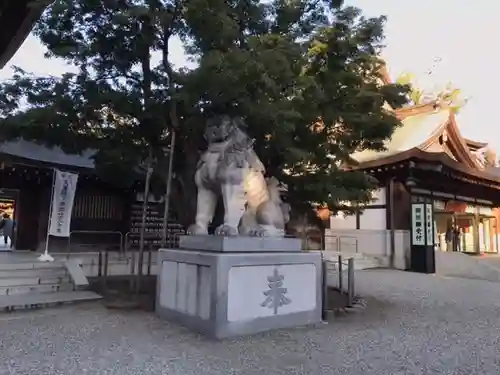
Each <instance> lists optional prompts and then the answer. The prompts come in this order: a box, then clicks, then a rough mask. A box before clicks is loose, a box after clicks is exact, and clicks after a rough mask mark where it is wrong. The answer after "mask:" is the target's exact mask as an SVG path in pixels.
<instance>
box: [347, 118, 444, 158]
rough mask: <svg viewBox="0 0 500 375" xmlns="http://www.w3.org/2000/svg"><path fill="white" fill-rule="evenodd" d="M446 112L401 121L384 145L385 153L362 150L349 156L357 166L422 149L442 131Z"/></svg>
mask: <svg viewBox="0 0 500 375" xmlns="http://www.w3.org/2000/svg"><path fill="white" fill-rule="evenodd" d="M448 116H449V114H448V111H436V112H431V113H422V114H418V115H416V116H411V117H407V118H405V119H403V120H402V126H400V127H399V128H397V129H396V130H395V131H394V133H393V135H392V137H391V139H390V140H388V141H387V142H386V143H385V148H386V150H385V151H374V150H364V151H361V152H356V153H354V154H352V155H351V158H352V159H353V160H354V161H355V162H356V163H358V164H362V163H365V162H369V161H373V160H377V159H383V158H386V157H387V156H390V155H395V154H398V153H401V152H404V151H407V150H410V149H412V148H414V147H422V146H423V145H424V144H425V143H426V142H427V140H428V139H429V138H431V137H432V136H433V135H435V134H437V133H438V132H440V131H442V129H443V126H445V124H446V121H447V120H448Z"/></svg>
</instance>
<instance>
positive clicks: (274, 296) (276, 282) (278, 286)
mask: <svg viewBox="0 0 500 375" xmlns="http://www.w3.org/2000/svg"><path fill="white" fill-rule="evenodd" d="M284 279H285V276H283V275H280V274H279V272H278V268H277V267H275V268H274V270H273V274H272V275H271V276H268V277H267V281H269V284H268V286H269V290H266V291H264V292H263V294H264V296H265V297H266V299H265V300H264V302H262V303H261V304H260V305H261V306H262V307H269V308H270V309H273V312H274V315H276V314H278V309H279V308H280V307H281V306H285V305H289V304H290V303H291V302H292V300H291V299H290V298H288V297H286V296H285V294H287V293H288V290H287V289H286V288H283V280H284Z"/></svg>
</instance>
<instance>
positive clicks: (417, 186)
mask: <svg viewBox="0 0 500 375" xmlns="http://www.w3.org/2000/svg"><path fill="white" fill-rule="evenodd" d="M394 113H395V115H396V116H397V117H398V118H399V119H400V120H401V122H402V126H401V127H399V128H397V129H396V130H395V131H394V133H393V136H392V138H391V139H390V140H389V141H387V142H386V145H385V146H386V150H385V151H382V152H377V151H371V150H365V151H361V152H357V153H354V154H353V155H351V163H350V165H349V166H348V168H347V169H348V170H363V171H365V172H366V173H368V174H370V175H372V176H373V177H375V178H376V179H377V180H378V182H379V188H378V189H377V190H376V191H375V193H374V200H373V202H372V203H371V204H369V205H367V206H365V207H360V210H359V211H358V212H357V213H356V214H355V215H353V216H347V217H345V216H344V215H342V214H338V215H336V216H332V217H331V218H330V229H328V230H326V233H325V242H326V246H327V248H328V247H331V248H332V247H333V248H335V249H337V250H338V251H341V252H346V253H353V252H360V253H364V254H366V255H368V256H370V255H371V256H374V257H377V258H378V259H382V263H383V264H387V263H388V262H389V263H391V262H393V264H394V262H395V263H396V264H395V265H396V267H397V268H402V269H408V268H409V263H410V258H411V257H410V249H411V248H412V246H414V245H418V244H419V243H420V242H423V241H425V245H428V246H432V247H433V248H434V249H435V250H437V251H452V250H458V251H461V252H464V253H468V254H483V253H494V254H496V253H498V251H499V244H498V242H499V240H498V235H499V232H500V228H499V226H498V217H499V215H498V211H499V210H498V209H497V207H499V206H500V168H498V167H497V166H496V154H495V152H494V151H493V150H492V149H490V148H489V147H488V144H487V143H483V142H477V141H474V140H470V139H466V138H464V137H463V136H462V135H461V133H460V130H459V127H458V125H457V118H456V115H455V113H454V111H453V110H452V109H451V108H450V107H448V106H446V105H441V104H440V103H438V102H430V103H426V104H422V105H413V106H408V107H404V108H402V109H399V110H395V111H394ZM420 204H422V207H424V206H425V208H426V210H427V213H426V215H427V216H428V217H427V221H428V223H427V224H428V225H426V226H425V228H424V227H423V225H424V224H423V222H421V221H420V220H416V218H415V215H416V213H418V212H419V210H420V208H419V205H420ZM415 210H417V211H415ZM417 219H418V218H417ZM431 222H432V223H431ZM450 228H457V230H459V231H460V233H461V234H460V236H459V241H458V242H459V245H458V246H456V247H455V248H453V249H450V243H449V241H448V243H447V241H446V232H447V231H449V230H450ZM422 231H425V232H427V233H425V237H426V239H425V240H423V238H421V236H420V234H421V233H422ZM422 245H423V243H422ZM391 257H393V259H390V258H391ZM394 258H395V259H394Z"/></svg>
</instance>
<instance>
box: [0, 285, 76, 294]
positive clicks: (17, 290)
mask: <svg viewBox="0 0 500 375" xmlns="http://www.w3.org/2000/svg"><path fill="white" fill-rule="evenodd" d="M72 290H74V287H73V284H70V283H62V284H31V285H14V286H1V287H0V296H2V295H13V294H28V293H50V292H61V291H72Z"/></svg>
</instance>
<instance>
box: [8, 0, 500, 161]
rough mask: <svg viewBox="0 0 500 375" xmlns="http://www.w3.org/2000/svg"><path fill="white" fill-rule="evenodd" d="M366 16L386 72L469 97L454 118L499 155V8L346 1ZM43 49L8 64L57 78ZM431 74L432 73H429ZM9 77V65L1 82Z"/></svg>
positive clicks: (443, 1) (25, 51)
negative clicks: (380, 35) (380, 40)
mask: <svg viewBox="0 0 500 375" xmlns="http://www.w3.org/2000/svg"><path fill="white" fill-rule="evenodd" d="M346 3H347V4H349V5H354V6H357V7H359V8H361V9H362V10H363V11H364V13H365V15H366V16H379V15H385V16H387V24H386V29H385V33H386V41H385V45H386V47H385V49H384V51H383V57H384V59H385V60H386V62H387V65H388V68H389V73H390V75H391V77H392V78H396V77H397V76H398V75H399V74H401V73H407V72H410V73H413V74H415V76H416V81H417V82H416V83H417V85H418V86H419V87H420V88H424V89H430V90H433V89H435V88H439V87H444V86H445V85H446V83H448V82H451V83H452V84H453V86H454V87H457V88H460V89H461V90H462V92H463V93H464V96H465V97H467V98H469V101H468V103H467V105H466V106H465V107H464V108H463V109H462V110H461V111H460V113H459V115H458V124H459V127H460V130H461V132H462V134H463V136H465V137H467V138H472V139H475V140H478V141H485V142H488V143H489V144H490V145H491V146H492V147H493V148H494V149H496V150H497V153H499V154H500V133H499V132H498V131H497V128H496V126H497V125H495V122H496V120H497V119H496V114H495V113H494V111H493V109H495V108H496V106H498V105H499V104H498V99H497V98H496V94H497V88H499V87H500V77H499V75H498V74H496V73H495V72H496V71H497V69H498V67H499V63H498V60H497V58H496V57H497V53H498V51H496V48H499V47H497V46H498V41H499V40H500V23H498V21H497V18H498V12H497V11H498V10H500V6H494V5H493V4H495V3H494V2H493V1H491V0H475V1H471V0H439V1H431V0H420V1H418V2H407V1H402V0H378V1H375V0H346ZM171 49H172V62H173V63H174V65H176V66H182V65H184V64H185V63H186V62H185V58H184V56H183V50H182V46H181V45H180V43H179V42H178V41H177V42H174V43H173V45H172V46H171ZM43 54H44V48H43V46H42V45H41V44H40V43H39V42H38V41H37V39H36V38H35V37H33V36H32V35H30V36H29V37H28V38H27V39H26V41H25V43H24V44H23V45H22V46H21V48H20V49H19V51H18V52H17V53H16V55H15V56H14V57H13V58H12V60H11V61H10V62H9V66H12V65H16V66H19V67H21V68H22V69H24V70H26V71H28V72H32V73H35V74H36V75H48V74H51V75H60V74H62V73H64V72H67V71H71V70H72V68H71V67H70V66H68V65H66V64H65V63H64V62H63V61H61V60H57V59H45V58H44V56H43ZM429 71H432V73H431V74H428V72H429ZM11 75H12V70H11V69H10V68H8V67H6V68H4V69H3V70H0V79H7V78H9V77H10V76H11Z"/></svg>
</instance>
